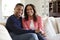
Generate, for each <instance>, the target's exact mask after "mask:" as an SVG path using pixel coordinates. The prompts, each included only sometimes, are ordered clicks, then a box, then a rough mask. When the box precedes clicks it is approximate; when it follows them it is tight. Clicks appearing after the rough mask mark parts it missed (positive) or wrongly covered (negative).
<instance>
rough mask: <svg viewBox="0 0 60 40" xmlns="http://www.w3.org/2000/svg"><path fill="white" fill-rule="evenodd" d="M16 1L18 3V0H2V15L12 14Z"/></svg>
mask: <svg viewBox="0 0 60 40" xmlns="http://www.w3.org/2000/svg"><path fill="white" fill-rule="evenodd" d="M17 3H20V0H2V16H5V17H6V16H10V15H12V14H13V11H14V7H15V5H16V4H17Z"/></svg>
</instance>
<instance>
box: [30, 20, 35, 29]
mask: <svg viewBox="0 0 60 40" xmlns="http://www.w3.org/2000/svg"><path fill="white" fill-rule="evenodd" d="M30 29H31V30H35V28H34V22H33V20H31V22H30Z"/></svg>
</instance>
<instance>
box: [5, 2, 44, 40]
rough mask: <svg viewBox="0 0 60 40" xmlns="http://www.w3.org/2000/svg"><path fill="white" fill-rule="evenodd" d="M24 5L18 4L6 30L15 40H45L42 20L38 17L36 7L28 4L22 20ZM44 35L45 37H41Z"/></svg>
mask: <svg viewBox="0 0 60 40" xmlns="http://www.w3.org/2000/svg"><path fill="white" fill-rule="evenodd" d="M23 9H24V5H23V4H21V3H17V4H16V6H15V8H14V14H13V15H11V16H10V17H9V18H8V20H7V22H6V28H7V30H8V32H9V33H10V35H11V37H12V39H13V40H45V39H44V37H43V35H44V34H45V33H44V30H43V27H42V20H41V17H40V16H37V15H36V10H35V6H34V5H33V4H27V5H26V7H25V9H24V18H22V14H23ZM41 34H43V35H41Z"/></svg>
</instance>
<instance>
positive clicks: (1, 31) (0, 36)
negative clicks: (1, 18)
mask: <svg viewBox="0 0 60 40" xmlns="http://www.w3.org/2000/svg"><path fill="white" fill-rule="evenodd" d="M0 40H12V38H11V37H10V35H9V33H8V31H7V30H6V28H5V27H4V26H3V25H0Z"/></svg>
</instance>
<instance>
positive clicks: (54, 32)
mask: <svg viewBox="0 0 60 40" xmlns="http://www.w3.org/2000/svg"><path fill="white" fill-rule="evenodd" d="M58 19H60V18H58ZM58 19H57V18H54V17H48V18H47V20H45V26H44V27H45V32H46V35H47V38H49V39H48V40H60V34H59V31H60V27H59V26H60V25H58V24H60V23H58Z"/></svg>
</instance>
